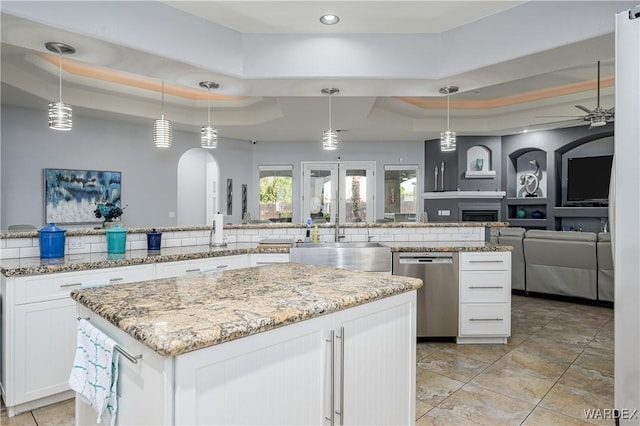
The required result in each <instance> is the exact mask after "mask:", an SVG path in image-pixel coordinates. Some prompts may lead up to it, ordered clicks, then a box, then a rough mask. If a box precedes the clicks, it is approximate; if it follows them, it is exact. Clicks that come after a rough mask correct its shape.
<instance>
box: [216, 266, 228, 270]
mask: <svg viewBox="0 0 640 426" xmlns="http://www.w3.org/2000/svg"><path fill="white" fill-rule="evenodd" d="M228 267H229V265H220V266H216V269H223V268H228Z"/></svg>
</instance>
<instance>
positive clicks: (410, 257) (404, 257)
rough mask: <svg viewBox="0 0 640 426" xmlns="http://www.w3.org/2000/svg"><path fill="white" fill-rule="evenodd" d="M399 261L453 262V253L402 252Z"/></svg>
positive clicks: (416, 263)
mask: <svg viewBox="0 0 640 426" xmlns="http://www.w3.org/2000/svg"><path fill="white" fill-rule="evenodd" d="M398 261H399V263H400V264H401V265H407V264H410V265H419V264H433V263H439V264H441V263H453V253H431V254H429V253H413V254H411V253H401V254H400V256H399V257H398Z"/></svg>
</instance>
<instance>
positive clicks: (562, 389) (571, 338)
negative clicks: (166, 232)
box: [0, 296, 614, 426]
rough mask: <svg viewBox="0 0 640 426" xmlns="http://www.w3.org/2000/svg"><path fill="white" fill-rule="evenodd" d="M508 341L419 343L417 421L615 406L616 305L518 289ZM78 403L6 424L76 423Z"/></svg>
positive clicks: (548, 420)
mask: <svg viewBox="0 0 640 426" xmlns="http://www.w3.org/2000/svg"><path fill="white" fill-rule="evenodd" d="M511 322H512V323H511V327H512V335H511V338H509V343H508V344H507V345H455V344H453V343H419V344H418V348H417V354H416V359H417V370H416V373H417V374H416V376H417V377H416V397H417V401H416V419H417V420H416V425H476V424H480V425H492V426H493V425H520V424H522V425H544V426H548V425H589V424H608V425H612V424H614V423H613V421H611V420H602V419H600V420H590V419H587V418H586V417H585V415H584V410H586V409H597V408H600V409H603V408H612V407H613V403H614V401H613V310H612V309H610V308H603V307H595V306H587V305H579V304H574V303H569V302H560V301H554V300H546V299H537V298H532V297H523V296H513V297H512V315H511ZM73 424H74V402H73V400H68V401H64V402H61V403H58V404H53V405H50V406H47V407H43V408H39V409H37V410H33V411H30V412H28V413H23V414H20V415H19V416H15V417H13V418H11V419H9V418H7V416H6V413H5V412H4V409H3V410H2V413H1V414H0V425H11V426H34V425H40V426H43V425H73Z"/></svg>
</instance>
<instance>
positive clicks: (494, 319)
mask: <svg viewBox="0 0 640 426" xmlns="http://www.w3.org/2000/svg"><path fill="white" fill-rule="evenodd" d="M469 321H504V319H503V318H469Z"/></svg>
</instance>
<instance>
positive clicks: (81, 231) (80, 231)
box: [0, 222, 509, 239]
mask: <svg viewBox="0 0 640 426" xmlns="http://www.w3.org/2000/svg"><path fill="white" fill-rule="evenodd" d="M317 225H318V227H320V228H333V227H335V224H333V223H326V224H324V223H322V224H317ZM123 226H124V228H125V229H126V230H127V232H128V233H130V234H146V233H147V232H151V231H152V230H153V229H155V230H156V231H158V232H180V231H202V230H207V231H208V230H211V226H208V225H198V226H172V227H156V228H135V227H128V226H126V225H123ZM479 226H481V227H490V228H503V227H507V226H509V223H508V222H386V223H366V222H358V223H341V224H340V227H341V228H450V227H458V228H460V227H479ZM63 227H64V226H63ZM280 228H300V229H302V228H305V229H306V228H307V225H306V224H303V223H290V222H288V223H248V224H231V223H227V224H225V225H224V229H227V230H229V229H280ZM66 231H67V232H66V234H65V235H66V236H67V237H73V236H84V235H104V234H105V229H104V228H101V227H97V228H71V227H70V228H68V229H66ZM5 238H38V231H14V232H9V231H2V232H0V239H5Z"/></svg>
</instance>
